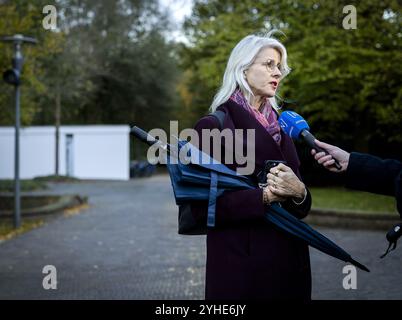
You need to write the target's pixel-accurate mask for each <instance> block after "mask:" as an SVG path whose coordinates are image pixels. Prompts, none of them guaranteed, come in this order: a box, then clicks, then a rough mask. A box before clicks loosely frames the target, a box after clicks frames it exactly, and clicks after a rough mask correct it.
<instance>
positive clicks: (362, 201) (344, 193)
mask: <svg viewBox="0 0 402 320" xmlns="http://www.w3.org/2000/svg"><path fill="white" fill-rule="evenodd" d="M309 190H310V191H311V195H312V198H313V208H328V209H341V210H348V209H349V210H362V211H370V212H390V213H396V204H395V198H394V197H389V196H382V195H377V194H372V193H368V192H360V191H352V190H349V189H345V188H333V187H332V188H309Z"/></svg>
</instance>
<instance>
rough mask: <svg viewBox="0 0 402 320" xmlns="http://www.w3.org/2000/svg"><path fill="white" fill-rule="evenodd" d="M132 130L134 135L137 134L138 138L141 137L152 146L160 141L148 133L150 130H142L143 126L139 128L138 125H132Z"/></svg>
mask: <svg viewBox="0 0 402 320" xmlns="http://www.w3.org/2000/svg"><path fill="white" fill-rule="evenodd" d="M130 132H131V133H132V134H133V135H134V136H136V137H137V138H138V139H140V140H141V141H142V142H145V143H147V144H148V145H150V146H152V145H153V144H155V143H157V142H158V141H159V140H158V139H156V138H155V137H153V136H151V135H150V134H148V132H146V131H144V130H142V129H141V128H139V127H137V126H134V127H132V128H131V131H130Z"/></svg>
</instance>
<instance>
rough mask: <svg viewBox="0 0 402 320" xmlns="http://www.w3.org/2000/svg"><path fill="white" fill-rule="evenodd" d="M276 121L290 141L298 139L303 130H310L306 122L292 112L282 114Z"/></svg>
mask: <svg viewBox="0 0 402 320" xmlns="http://www.w3.org/2000/svg"><path fill="white" fill-rule="evenodd" d="M278 121H279V125H280V126H281V128H282V130H283V131H284V132H285V133H286V134H287V135H288V136H290V137H291V138H292V139H298V138H299V136H300V133H301V132H302V131H303V130H304V129H306V130H307V131H309V130H310V127H309V126H308V124H307V122H306V120H304V119H303V117H302V116H301V115H299V114H298V113H296V112H294V111H284V112H282V113H281V115H280V116H279V119H278Z"/></svg>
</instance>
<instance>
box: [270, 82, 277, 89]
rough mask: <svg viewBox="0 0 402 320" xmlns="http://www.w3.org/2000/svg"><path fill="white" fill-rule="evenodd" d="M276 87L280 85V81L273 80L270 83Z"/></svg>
mask: <svg viewBox="0 0 402 320" xmlns="http://www.w3.org/2000/svg"><path fill="white" fill-rule="evenodd" d="M269 84H270V85H271V86H272V87H273V88H274V89H276V88H277V87H278V81H271V82H270V83H269Z"/></svg>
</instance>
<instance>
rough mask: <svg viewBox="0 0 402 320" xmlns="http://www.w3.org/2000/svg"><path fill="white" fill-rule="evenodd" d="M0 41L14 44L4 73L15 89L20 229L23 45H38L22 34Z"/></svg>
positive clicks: (18, 219)
mask: <svg viewBox="0 0 402 320" xmlns="http://www.w3.org/2000/svg"><path fill="white" fill-rule="evenodd" d="M0 41H4V42H12V43H13V44H14V57H13V59H12V69H9V70H7V71H5V72H4V74H3V79H4V81H5V82H7V83H8V84H11V85H13V86H14V87H15V149H14V154H15V157H14V227H15V228H19V227H20V224H21V213H20V212H21V205H20V159H19V158H20V141H19V138H20V137H19V134H20V132H19V130H20V84H21V72H22V65H23V63H24V58H23V56H22V50H21V44H23V43H24V42H25V43H29V44H36V43H37V40H36V39H34V38H29V37H24V36H23V35H21V34H16V35H14V36H8V37H1V38H0Z"/></svg>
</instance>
